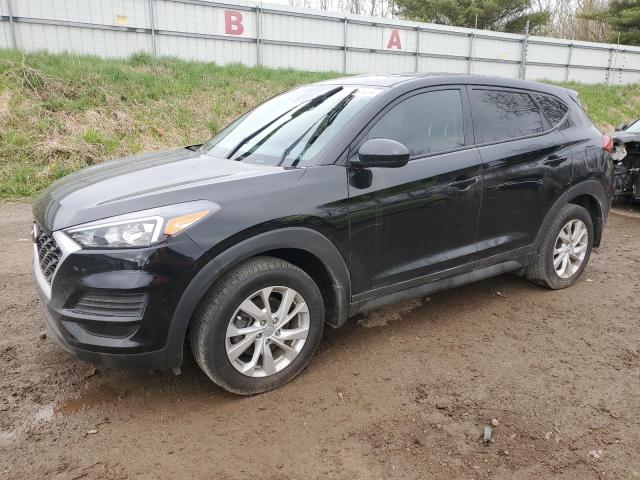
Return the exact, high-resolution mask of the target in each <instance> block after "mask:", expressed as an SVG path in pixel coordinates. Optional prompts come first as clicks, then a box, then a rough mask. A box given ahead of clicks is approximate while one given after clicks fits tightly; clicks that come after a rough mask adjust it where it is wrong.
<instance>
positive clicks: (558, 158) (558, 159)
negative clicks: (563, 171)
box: [544, 155, 568, 167]
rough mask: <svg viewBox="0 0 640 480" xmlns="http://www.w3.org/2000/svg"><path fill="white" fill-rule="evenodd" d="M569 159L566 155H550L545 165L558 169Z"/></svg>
mask: <svg viewBox="0 0 640 480" xmlns="http://www.w3.org/2000/svg"><path fill="white" fill-rule="evenodd" d="M567 158H568V157H567V156H566V155H549V157H548V158H547V159H546V160H545V161H544V164H545V165H547V166H549V167H557V166H558V165H560V164H561V163H563V162H564V161H565V160H566V159H567Z"/></svg>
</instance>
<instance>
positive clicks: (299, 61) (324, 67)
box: [263, 45, 343, 72]
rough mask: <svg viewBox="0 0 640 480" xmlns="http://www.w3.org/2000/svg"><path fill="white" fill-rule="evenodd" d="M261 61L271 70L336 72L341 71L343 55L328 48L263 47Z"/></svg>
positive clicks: (339, 51)
mask: <svg viewBox="0 0 640 480" xmlns="http://www.w3.org/2000/svg"><path fill="white" fill-rule="evenodd" d="M263 59H264V63H265V64H266V65H269V66H270V67H273V68H291V69H296V70H316V71H333V72H336V71H339V70H341V69H342V63H343V53H342V51H341V50H330V49H328V48H325V49H318V48H306V47H293V46H286V45H265V46H264V50H263Z"/></svg>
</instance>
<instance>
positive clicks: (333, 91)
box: [227, 87, 344, 160]
mask: <svg viewBox="0 0 640 480" xmlns="http://www.w3.org/2000/svg"><path fill="white" fill-rule="evenodd" d="M343 88H344V87H336V88H332V89H331V90H329V91H327V92H325V93H323V94H320V95H318V96H316V97H313V98H312V99H311V100H308V101H307V102H303V103H302V104H298V105H295V106H294V107H292V108H290V109H289V110H287V111H286V112H284V113H283V114H281V115H278V116H277V117H276V118H274V119H273V120H271V121H270V122H268V123H267V124H265V125H263V126H262V127H260V128H259V129H258V130H256V131H255V132H253V133H251V134H249V135H247V136H246V137H245V138H243V139H242V140H241V141H240V143H238V145H236V146H235V147H234V148H233V150H231V152H230V153H229V154H228V155H227V158H232V157H233V156H234V155H235V154H236V153H237V152H238V150H240V149H241V148H242V147H243V146H244V145H246V144H247V142H249V141H251V139H252V138H254V137H255V136H256V135H259V134H260V133H262V132H264V131H265V130H266V129H267V128H269V127H270V126H271V125H273V124H274V123H275V122H277V121H278V120H280V119H281V118H282V117H284V116H285V115H287V114H288V113H289V112H291V111H292V110H296V109H298V110H296V111H295V112H293V114H292V115H291V117H292V118H295V117H297V116H298V115H300V114H302V113H304V112H306V111H308V110H311V109H312V108H314V107H317V106H318V105H320V104H321V103H322V102H324V101H325V100H326V99H327V98H329V97H330V96H332V95H335V94H336V93H338V92H339V91H340V90H342V89H343ZM300 105H302V106H300ZM244 158H246V156H245V157H242V159H244ZM242 159H241V160H242Z"/></svg>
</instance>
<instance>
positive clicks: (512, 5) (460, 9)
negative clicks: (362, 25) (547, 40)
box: [395, 0, 550, 33]
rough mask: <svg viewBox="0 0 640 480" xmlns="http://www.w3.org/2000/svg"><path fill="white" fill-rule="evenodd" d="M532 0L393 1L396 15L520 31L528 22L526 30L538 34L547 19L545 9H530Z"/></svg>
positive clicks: (411, 18)
mask: <svg viewBox="0 0 640 480" xmlns="http://www.w3.org/2000/svg"><path fill="white" fill-rule="evenodd" d="M531 2H532V0H396V1H395V6H396V12H395V13H396V14H397V15H398V16H400V17H404V18H407V19H410V20H416V21H420V22H429V23H439V24H443V25H455V26H458V27H469V28H474V27H475V26H476V15H477V19H478V24H477V27H478V28H480V29H487V30H499V31H504V32H515V33H521V32H522V31H523V30H524V28H525V25H526V23H527V21H529V31H530V32H532V33H539V32H540V30H541V29H542V27H543V26H544V25H545V24H546V23H547V22H548V21H549V18H550V14H549V12H548V11H546V10H542V11H536V10H534V9H533V6H532V3H531Z"/></svg>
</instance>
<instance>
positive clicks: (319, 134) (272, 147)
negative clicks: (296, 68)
mask: <svg viewBox="0 0 640 480" xmlns="http://www.w3.org/2000/svg"><path fill="white" fill-rule="evenodd" d="M381 91H382V90H381V89H378V88H371V87H358V86H355V85H348V86H336V85H309V86H305V87H301V88H297V89H295V90H292V91H290V92H286V93H283V94H282V95H279V96H277V97H275V98H272V99H271V100H269V101H267V102H265V103H263V104H262V105H260V106H258V107H257V108H255V109H253V110H251V111H250V112H248V113H246V114H244V115H243V116H242V117H240V118H238V119H237V120H236V121H235V122H233V123H232V124H230V125H229V126H228V127H227V128H225V129H224V130H222V131H221V132H220V133H219V134H218V135H216V136H215V137H213V138H212V139H211V140H209V141H208V142H207V143H205V144H204V145H203V146H202V147H201V151H203V152H204V153H207V154H209V155H213V156H216V157H224V158H229V159H233V160H238V161H247V162H251V163H260V164H265V165H282V166H287V167H296V166H308V165H313V164H314V163H315V157H316V156H317V154H318V152H320V150H321V149H322V148H323V147H324V146H325V145H327V144H328V143H329V142H331V140H332V139H333V138H334V137H335V136H336V135H337V134H338V133H339V132H340V131H341V130H342V129H343V128H344V127H345V126H346V124H347V123H348V122H349V120H351V119H352V118H353V117H354V116H355V114H356V113H358V112H359V111H360V110H362V108H363V107H364V106H365V105H366V104H367V103H369V101H371V99H372V98H373V97H374V96H375V95H377V94H378V93H380V92H381Z"/></svg>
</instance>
